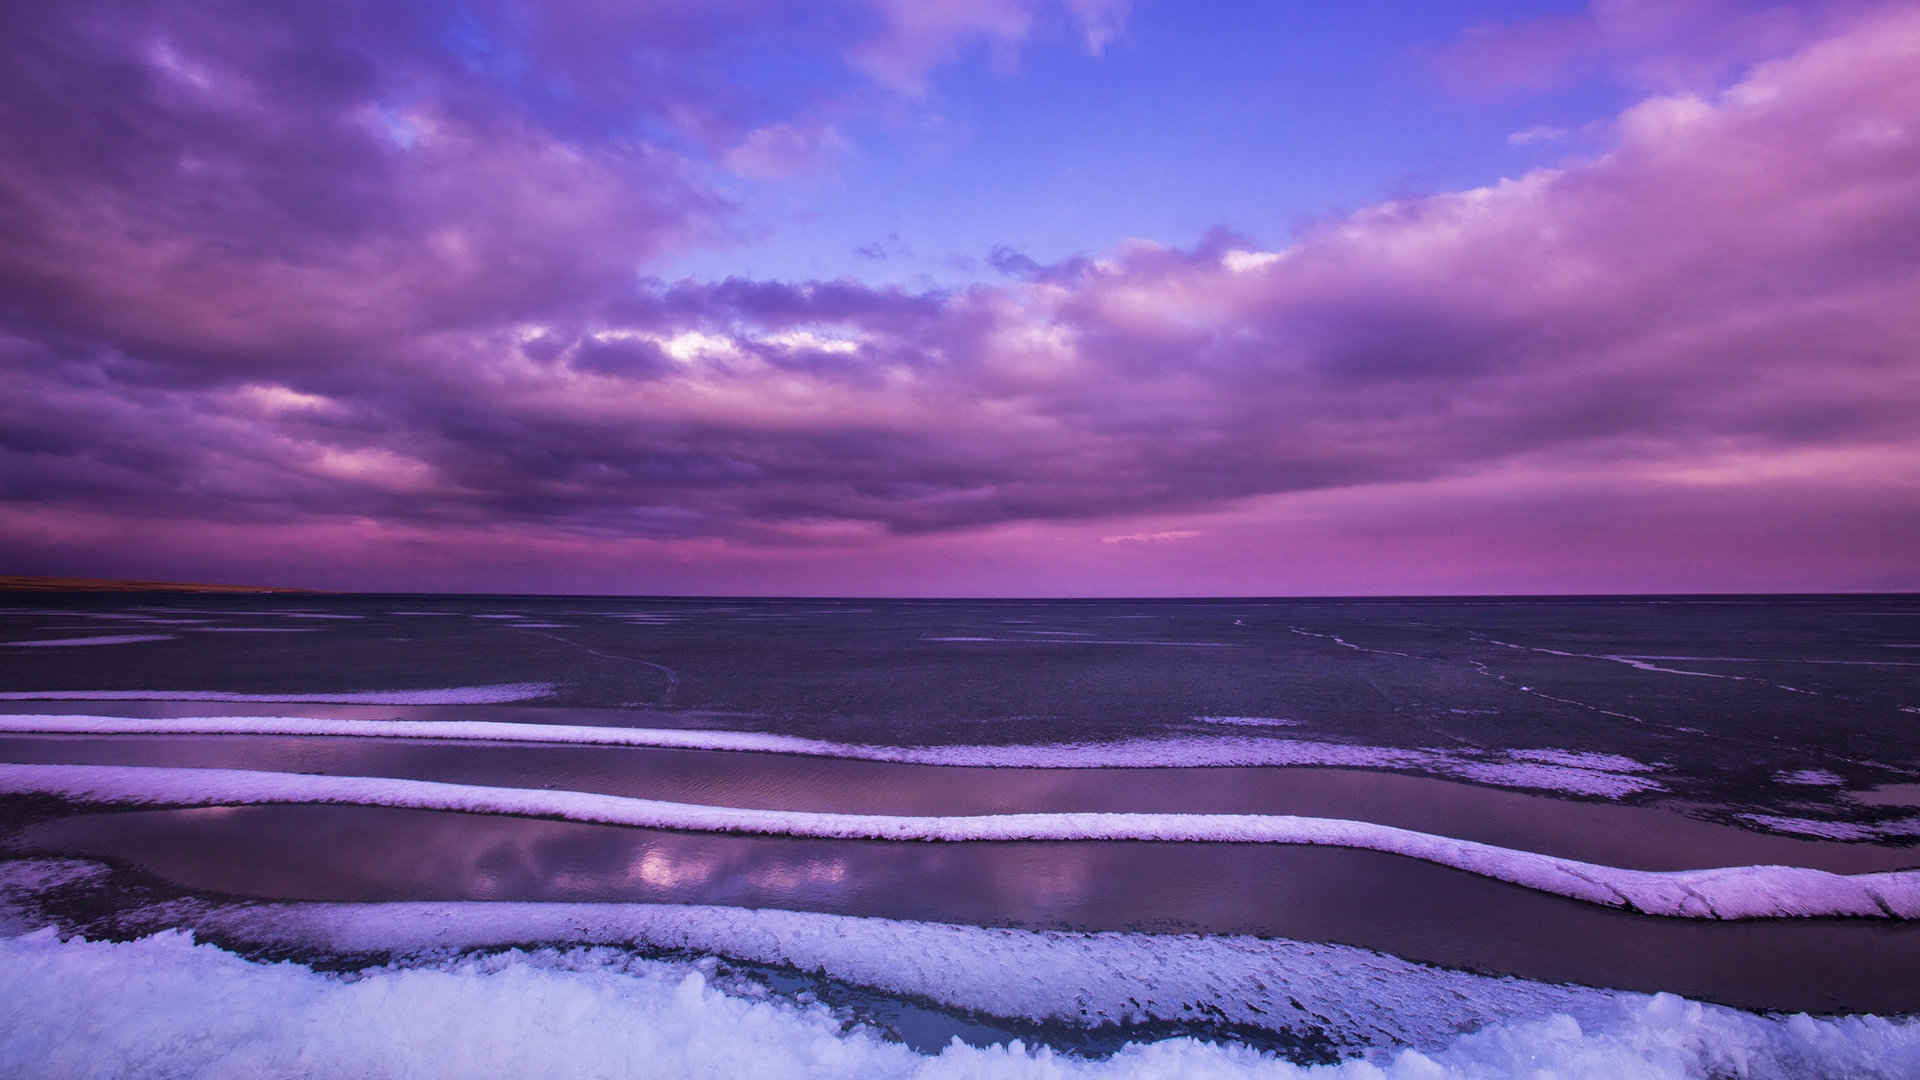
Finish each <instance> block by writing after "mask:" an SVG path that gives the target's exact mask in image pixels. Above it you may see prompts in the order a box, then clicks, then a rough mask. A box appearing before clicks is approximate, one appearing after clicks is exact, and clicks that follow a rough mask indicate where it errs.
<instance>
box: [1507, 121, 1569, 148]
mask: <svg viewBox="0 0 1920 1080" xmlns="http://www.w3.org/2000/svg"><path fill="white" fill-rule="evenodd" d="M1566 137H1567V129H1566V128H1563V127H1554V126H1553V125H1552V124H1535V125H1534V126H1533V127H1530V128H1521V129H1520V130H1519V131H1515V132H1512V133H1511V134H1509V135H1508V136H1507V145H1509V146H1531V145H1533V144H1534V143H1548V142H1559V141H1560V140H1561V139H1564V138H1566Z"/></svg>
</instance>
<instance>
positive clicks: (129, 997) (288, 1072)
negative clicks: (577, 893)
mask: <svg viewBox="0 0 1920 1080" xmlns="http://www.w3.org/2000/svg"><path fill="white" fill-rule="evenodd" d="M900 959H901V960H902V961H903V962H911V961H910V959H909V958H905V957H902V958H900ZM0 1002H4V1003H5V1004H4V1005H0V1009H4V1015H5V1017H6V1023H4V1024H0V1061H4V1062H6V1063H7V1064H8V1065H9V1066H12V1067H19V1068H23V1069H24V1070H25V1071H28V1072H33V1073H36V1074H40V1075H60V1076H68V1075H106V1076H121V1075H166V1076H187V1075H191V1076H235V1077H239V1076H284V1077H304V1076H410V1077H441V1076H479V1075H487V1076H494V1075H507V1076H517V1075H529V1076H531V1075H539V1076H557V1077H564V1076H624V1075H636V1076H639V1075H644V1076H659V1077H676V1076H747V1075H795V1076H798V1075H805V1076H816V1077H919V1078H927V1080H932V1078H944V1077H982V1078H986V1077H1002V1076H1005V1077H1034V1078H1040V1077H1045V1078H1067V1077H1088V1078H1093V1077H1165V1076H1213V1077H1239V1076H1264V1077H1275V1078H1281V1077H1286V1078H1299V1077H1319V1078H1329V1080H1331V1078H1342V1080H1360V1078H1362V1077H1367V1078H1379V1080H1386V1078H1394V1080H1398V1078H1413V1077H1419V1078H1423V1080H1424V1078H1436V1077H1455V1076H1509V1075H1512V1076H1538V1075H1548V1074H1551V1075H1566V1076H1635V1077H1649V1078H1655V1080H1664V1078H1683V1077H1684V1078H1691V1077H1705V1076H1709V1075H1741V1076H1748V1077H1756V1078H1767V1077H1787V1076H1792V1077H1827V1076H1833V1077H1841V1076H1846V1077H1895V1076H1911V1075H1915V1073H1916V1071H1917V1070H1920V1025H1915V1024H1913V1023H1910V1022H1899V1021H1888V1020H1883V1019H1879V1018H1874V1017H1865V1018H1850V1019H1843V1020H1814V1019H1811V1018H1809V1017H1806V1016H1795V1017H1792V1018H1787V1019H1769V1018H1762V1017H1758V1016H1753V1015H1750V1014H1745V1013H1738V1012H1734V1011H1732V1010H1727V1009H1719V1008H1714V1007H1709V1006H1702V1005H1699V1004H1695V1003H1692V1002H1688V1001H1685V1000H1683V999H1680V998H1676V997H1672V996H1669V995H1661V996H1658V997H1652V998H1647V997H1643V996H1639V995H1631V996H1627V995H1623V996H1621V997H1620V998H1618V999H1616V1000H1614V1001H1612V1002H1610V1003H1608V1004H1607V1005H1606V1006H1604V1007H1600V1008H1596V1009H1594V1010H1592V1011H1591V1012H1590V1013H1589V1014H1588V1015H1586V1016H1584V1017H1582V1018H1580V1019H1576V1018H1574V1017H1572V1016H1568V1015H1566V1014H1563V1013H1554V1014H1550V1015H1546V1016H1543V1017H1538V1018H1533V1019H1527V1020H1520V1021H1515V1022H1511V1023H1505V1024H1499V1025H1495V1026H1492V1027H1489V1028H1486V1029H1483V1030H1480V1031H1477V1032H1475V1033H1472V1034H1468V1035H1462V1036H1457V1037H1454V1038H1452V1039H1450V1040H1449V1041H1447V1042H1445V1043H1444V1044H1443V1045H1440V1046H1438V1047H1433V1048H1430V1049H1428V1050H1425V1051H1422V1050H1418V1049H1398V1050H1395V1049H1380V1050H1376V1051H1374V1052H1373V1055H1372V1059H1371V1060H1354V1061H1347V1062H1343V1063H1341V1064H1339V1065H1331V1066H1322V1067H1301V1066H1296V1065H1291V1064H1289V1063H1287V1062H1284V1061H1281V1060H1279V1059H1277V1058H1274V1057H1271V1056H1269V1055H1265V1054H1261V1053H1258V1052H1255V1051H1253V1050H1251V1049H1248V1048H1246V1047H1243V1046H1237V1045H1231V1044H1229V1045H1219V1044H1212V1043H1203V1042H1200V1041H1197V1040H1194V1039H1186V1038H1180V1039H1169V1040H1165V1041H1162V1042H1157V1043H1151V1044H1146V1045H1138V1044H1136V1045H1130V1046H1128V1047H1126V1048H1125V1049H1123V1050H1121V1051H1120V1052H1119V1053H1117V1054H1115V1055H1114V1056H1112V1057H1111V1058H1108V1059H1105V1060H1099V1061H1088V1060H1085V1059H1080V1058H1076V1057H1071V1056H1067V1055H1062V1054H1055V1053H1052V1052H1050V1051H1048V1050H1046V1049H1044V1048H1041V1049H1038V1050H1029V1049H1028V1048H1027V1047H1025V1046H1023V1045H1021V1044H1020V1043H1017V1042H1016V1043H1012V1044H1010V1045H1005V1046H995V1047H989V1048H984V1049H983V1048H976V1047H969V1046H965V1045H962V1044H960V1043H958V1042H957V1041H956V1042H955V1043H953V1044H951V1045H949V1046H948V1047H947V1048H945V1049H944V1050H943V1051H941V1053H939V1054H938V1055H937V1056H925V1055H921V1054H917V1053H914V1052H913V1051H912V1050H910V1049H908V1048H907V1047H905V1046H903V1045H901V1044H899V1043H897V1042H893V1041H890V1040H888V1039H886V1038H884V1037H883V1036H882V1035H880V1034H879V1033H877V1032H875V1031H873V1030H872V1029H870V1028H865V1027H854V1028H851V1029H846V1028H843V1026H842V1024H841V1023H840V1021H839V1019H838V1017H836V1016H835V1015H834V1014H832V1013H831V1012H829V1011H828V1010H827V1009H825V1008H823V1007H821V1006H819V1005H802V1004H798V1003H794V1002H789V1001H786V1000H782V999H778V998H774V999H762V1000H754V999H752V998H750V997H747V996H745V995H735V994H729V993H726V992H723V991H722V990H720V989H718V988H716V986H715V985H713V984H712V983H710V982H709V980H708V978H707V976H706V974H705V973H703V972H702V970H701V969H700V967H699V966H697V965H695V964H686V963H672V962H666V961H655V960H636V959H633V958H631V957H628V956H625V955H623V954H619V953H617V952H612V951H609V950H568V951H557V950H551V949H543V950H537V951H534V952H527V953H518V952H516V953H508V954H505V955H501V956H494V957H484V958H473V959H466V960H458V961H451V962H446V963H442V964H438V965H432V966H423V967H411V968H387V969H380V970H375V971H371V972H365V973H361V974H359V975H357V976H353V977H344V978H343V977H339V976H332V975H325V974H320V973H316V972H313V971H311V970H308V969H306V968H304V967H300V966H297V965H293V964H284V963H283V964H260V963H253V962H249V961H246V960H242V959H240V958H239V957H236V956H234V955H232V954H230V953H226V952H223V951H221V950H219V949H216V948H213V947H212V946H207V945H195V944H193V943H192V941H191V939H190V938H188V936H187V935H185V934H183V933H178V932H172V933H164V934H159V935H155V936H153V937H149V938H144V939H141V940H137V941H130V942H124V943H104V942H84V941H79V940H73V941H61V940H59V938H58V937H57V936H56V935H55V934H54V933H53V932H52V931H50V930H47V931H40V932H37V933H33V934H28V935H25V936H21V937H17V938H12V939H8V940H4V941H0ZM1429 1007H1431V1003H1430V1005H1429Z"/></svg>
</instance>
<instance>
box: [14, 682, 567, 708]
mask: <svg viewBox="0 0 1920 1080" xmlns="http://www.w3.org/2000/svg"><path fill="white" fill-rule="evenodd" d="M553 691H554V685H553V684H552V683H494V684H493V685H490V686H449V687H444V688H440V689H434V690H350V691H342V692H340V693H328V694H300V693H285V694H241V693H235V692H233V691H231V690H13V691H7V692H5V693H0V701H241V702H245V701H283V702H288V703H299V702H308V703H311V704H315V705H504V704H506V703H507V702H511V701H532V700H533V699H535V698H543V697H546V696H548V695H550V694H552V693H553Z"/></svg>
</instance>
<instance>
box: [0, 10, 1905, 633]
mask: <svg viewBox="0 0 1920 1080" xmlns="http://www.w3.org/2000/svg"><path fill="white" fill-rule="evenodd" d="M1917 72H1920V5H1916V4H1913V3H1904V4H1886V3H1874V2H1868V0H1857V2H1856V0H1834V2H1830V3H1791V2H1782V3H1757V4H1755V3H1741V2H1736V0H1665V2H1649V0H1594V2H1592V3H1589V4H1581V3H1577V2H1558V3H1523V2H1519V0H1506V2H1498V3H1491V2H1470V0H1436V2H1434V3H1430V4H1421V5H1404V4H1385V3H1378V2H1367V0H1357V2H1355V3H1352V4H1327V5H1308V4H1269V3H1246V4H1217V5H1215V4H1206V5H1199V4H1176V3H1172V2H1170V0H1130V2H1129V0H822V2H816V3H806V4H795V3H774V2H770V0H686V2H681V0H661V2H654V3H644V2H628V3H621V2H615V0H543V2H540V3H531V2H514V0H459V2H452V0H448V2H442V0H423V2H404V0H336V2H332V3H328V4H293V3H284V4H282V3H261V2H258V0H246V2H225V0H198V2H195V3H191V4H189V3H178V2H104V0H73V2H70V3H62V4H45V5H35V4H14V5H7V6H6V7H5V8H4V10H0V568H3V569H4V570H5V571H6V572H9V573H29V574H32V573H39V574H60V575H83V576H111V577H134V578H147V579H164V580H189V581H214V582H244V583H260V584H276V585H288V586H305V587H313V588H323V589H343V590H381V591H484V592H569V593H622V594H706V595H711V594H770V595H842V596H847V595H861V596H894V595H897V596H945V595H952V596H1052V595H1069V596H1159V595H1237V596H1247V595H1362V594H1433V593H1440V594H1468V593H1471V594H1478V593H1593V592H1756V591H1856V590H1860V591H1881V590H1888V591H1891V590H1920V74H1916V73H1917Z"/></svg>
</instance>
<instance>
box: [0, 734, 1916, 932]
mask: <svg viewBox="0 0 1920 1080" xmlns="http://www.w3.org/2000/svg"><path fill="white" fill-rule="evenodd" d="M0 791H7V792H15V793H23V794H25V793H33V794H44V795H54V796H59V797H61V798H66V799H70V800H73V801H76V802H82V803H109V804H121V805H126V804H131V805H158V806H179V807H189V806H242V805H267V804H297V803H313V804H336V805H356V806H387V807H397V808H410V809H420V810H449V811H457V812H462V813H476V814H502V815H510V816H519V817H542V818H558V819H563V820H568V821H578V822H584V823H592V824H606V825H625V826H631V827H636V828H651V829H671V830H676V831H682V832H712V833H740V834H752V835H762V836H783V837H803V838H819V839H837V840H893V841H930V842H942V843H965V842H978V841H1129V840H1131V841H1174V842H1205V843H1243V844H1302V845H1313V846H1322V847H1344V848H1354V849H1360V850H1368V851H1379V852H1386V853H1389V854H1394V855H1402V856H1405V857H1407V858H1413V859H1421V860H1424V861H1427V862H1431V863H1436V864H1438V865H1441V866H1449V867H1453V868H1454V869H1458V870H1464V871H1466V872H1468V873H1472V874H1478V875H1480V876H1482V877H1488V878H1493V879H1496V880H1499V881H1505V882H1509V883H1511V884H1514V885H1519V886H1522V887H1524V888H1529V889H1535V890H1538V891H1541V892H1546V893H1551V894H1553V895H1556V896H1564V897H1567V898H1569V899H1574V900H1580V901H1583V902H1586V903H1591V904H1600V905H1604V906H1608V907H1623V908H1628V909H1630V910H1635V911H1640V912H1644V913H1646V914H1650V915H1664V916H1670V917H1675V918H1698V919H1749V918H1770V917H1788V916H1799V917H1814V916H1853V917H1860V918H1891V919H1913V918H1920V870H1908V871H1892V872H1885V873H1875V874H1853V875H1845V874H1834V873H1830V872H1827V871H1824V870H1815V869H1809V868H1804V867H1791V866H1735V867H1722V868H1716V869H1707V870H1681V871H1666V872H1661V871H1649V870H1633V869H1626V868H1622V867H1613V866H1604V865H1600V864H1597V863H1589V862H1583V861H1580V860H1577V859H1568V858H1562V857H1559V856H1554V855H1546V854H1541V853H1539V852H1532V851H1521V850H1514V849H1511V848H1503V847H1499V846H1496V845H1493V844H1484V843H1479V842H1476V841H1472V840H1462V839H1457V838H1454V837H1448V836H1438V835H1434V834H1432V833H1423V832H1418V831H1415V830H1412V829H1402V828H1397V827H1394V826H1390V825H1379V824H1375V823H1372V822H1366V821H1351V820H1346V819H1340V818H1315V817H1300V816H1294V815H1267V814H1188V813H1035V814H980V815H955V816H942V817H923V816H907V815H888V814H840V813H826V812H819V811H797V810H764V809H750V808H741V807H730V806H707V805H700V804H694V803H676V802H666V801H662V800H655V799H637V798H631V797H627V796H619V795H605V794H599V793H595V792H583V791H551V790H545V789H529V788H511V787H487V786H480V785H472V784H450V783H443V782H438V781H428V780H408V779H396V778H389V777H360V776H313V775H306V774H299V773H279V772H265V771H256V770H246V769H197V768H177V769H176V768H155V767H149V766H106V765H0Z"/></svg>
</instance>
